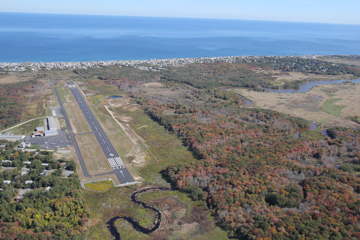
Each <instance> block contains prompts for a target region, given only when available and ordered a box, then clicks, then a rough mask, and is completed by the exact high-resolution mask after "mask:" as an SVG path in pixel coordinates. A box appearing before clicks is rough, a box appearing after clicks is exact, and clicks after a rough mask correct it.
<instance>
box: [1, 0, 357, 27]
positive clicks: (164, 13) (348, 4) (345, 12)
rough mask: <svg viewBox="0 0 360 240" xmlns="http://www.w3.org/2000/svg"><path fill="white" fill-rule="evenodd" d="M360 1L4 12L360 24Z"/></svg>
mask: <svg viewBox="0 0 360 240" xmlns="http://www.w3.org/2000/svg"><path fill="white" fill-rule="evenodd" d="M359 9H360V1H359V0H341V1H340V0H131V1H129V0H126V1H125V0H61V1H59V0H57V1H56V0H55V1H54V0H51V1H49V0H31V1H29V0H11V1H2V3H1V8H0V11H1V12H27V13H61V14H89V15H120V16H154V17H185V18H220V19H244V20H268V21H291V22H318V23H335V24H360V15H359V13H358V11H359Z"/></svg>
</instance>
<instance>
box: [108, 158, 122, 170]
mask: <svg viewBox="0 0 360 240" xmlns="http://www.w3.org/2000/svg"><path fill="white" fill-rule="evenodd" d="M108 161H109V163H110V166H111V167H112V168H113V169H121V168H125V164H124V163H123V161H122V160H121V158H120V157H116V158H108Z"/></svg>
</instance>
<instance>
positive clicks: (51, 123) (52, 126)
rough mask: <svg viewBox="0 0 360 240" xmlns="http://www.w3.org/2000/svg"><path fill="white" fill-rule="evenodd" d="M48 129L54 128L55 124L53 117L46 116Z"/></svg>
mask: <svg viewBox="0 0 360 240" xmlns="http://www.w3.org/2000/svg"><path fill="white" fill-rule="evenodd" d="M48 129H49V130H56V124H55V119H54V117H48Z"/></svg>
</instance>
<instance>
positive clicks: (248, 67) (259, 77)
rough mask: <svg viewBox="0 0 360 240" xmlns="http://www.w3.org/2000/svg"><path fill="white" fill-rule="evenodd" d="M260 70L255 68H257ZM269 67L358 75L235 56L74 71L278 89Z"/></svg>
mask: <svg viewBox="0 0 360 240" xmlns="http://www.w3.org/2000/svg"><path fill="white" fill-rule="evenodd" d="M259 69H260V70H261V71H257V70H259ZM270 70H276V71H281V72H283V73H286V72H302V73H305V74H307V73H311V74H317V75H344V74H353V75H354V76H357V77H360V68H359V67H358V66H353V65H347V64H333V63H330V62H326V61H322V60H317V59H310V58H302V57H279V56H276V57H248V58H237V61H236V62H234V63H225V62H213V63H210V62H204V63H197V64H189V65H185V66H167V67H166V68H161V69H160V70H159V71H158V72H152V71H146V70H140V69H136V68H132V67H119V66H104V67H101V68H89V69H77V70H75V73H77V74H79V75H81V76H82V77H85V78H98V79H101V80H105V81H106V82H107V83H112V84H121V83H123V82H130V83H135V84H136V82H143V83H146V82H152V81H158V80H160V81H161V82H163V83H164V84H166V85H169V86H171V85H173V84H187V85H191V86H192V87H196V88H198V89H213V88H219V87H245V88H250V89H253V90H261V89H262V88H272V89H278V88H279V86H277V85H276V84H274V80H275V79H276V75H275V73H271V71H270ZM303 83H305V81H304V80H298V81H293V82H288V83H286V84H285V85H284V86H283V88H285V89H289V88H293V89H298V88H299V87H300V85H301V84H303Z"/></svg>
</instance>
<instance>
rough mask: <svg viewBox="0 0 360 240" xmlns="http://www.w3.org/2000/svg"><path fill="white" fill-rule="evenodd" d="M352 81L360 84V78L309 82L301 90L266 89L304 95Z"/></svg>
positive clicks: (267, 89)
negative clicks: (322, 87) (313, 90)
mask: <svg viewBox="0 0 360 240" xmlns="http://www.w3.org/2000/svg"><path fill="white" fill-rule="evenodd" d="M346 81H350V82H353V83H360V78H359V79H355V80H332V81H316V82H307V83H305V84H303V85H301V86H300V89H298V90H295V89H270V88H264V89H265V90H266V91H269V92H275V93H302V92H307V91H309V90H311V88H313V87H314V86H318V85H323V84H334V83H342V82H346Z"/></svg>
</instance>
